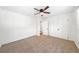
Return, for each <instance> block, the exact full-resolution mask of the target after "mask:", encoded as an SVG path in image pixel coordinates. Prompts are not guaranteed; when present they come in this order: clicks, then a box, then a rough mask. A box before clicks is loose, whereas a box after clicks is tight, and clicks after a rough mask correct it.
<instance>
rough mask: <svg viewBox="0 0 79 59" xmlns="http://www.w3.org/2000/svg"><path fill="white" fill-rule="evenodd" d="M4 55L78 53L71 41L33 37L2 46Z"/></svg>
mask: <svg viewBox="0 0 79 59" xmlns="http://www.w3.org/2000/svg"><path fill="white" fill-rule="evenodd" d="M0 52H4V53H64V52H66V53H71V52H72V53H73V52H79V50H78V49H77V47H76V45H75V44H74V42H73V41H68V40H64V39H60V38H56V37H50V36H33V37H30V38H25V39H23V40H19V41H16V42H12V43H9V44H6V45H3V46H2V48H0Z"/></svg>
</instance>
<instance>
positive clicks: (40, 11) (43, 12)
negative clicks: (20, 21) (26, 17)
mask: <svg viewBox="0 0 79 59" xmlns="http://www.w3.org/2000/svg"><path fill="white" fill-rule="evenodd" d="M48 8H49V6H46V7H45V8H44V9H37V8H34V10H36V11H39V13H36V14H35V15H38V14H41V16H43V14H50V12H48V11H46V10H47V9H48Z"/></svg>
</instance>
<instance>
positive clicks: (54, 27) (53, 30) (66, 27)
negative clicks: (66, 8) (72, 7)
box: [48, 12, 76, 40]
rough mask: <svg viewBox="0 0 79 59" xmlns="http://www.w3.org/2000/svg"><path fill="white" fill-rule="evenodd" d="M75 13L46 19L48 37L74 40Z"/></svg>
mask: <svg viewBox="0 0 79 59" xmlns="http://www.w3.org/2000/svg"><path fill="white" fill-rule="evenodd" d="M75 14H76V13H75V12H71V13H64V14H60V15H55V16H53V17H50V18H48V20H49V35H51V36H55V37H59V38H65V39H68V40H74V39H75V38H76V35H75V34H76V32H75V30H76V29H75V28H76V21H75V20H76V15H75Z"/></svg>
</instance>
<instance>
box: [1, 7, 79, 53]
mask: <svg viewBox="0 0 79 59" xmlns="http://www.w3.org/2000/svg"><path fill="white" fill-rule="evenodd" d="M78 35H79V6H0V53H79V36H78Z"/></svg>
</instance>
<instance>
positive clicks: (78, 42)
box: [74, 40, 79, 49]
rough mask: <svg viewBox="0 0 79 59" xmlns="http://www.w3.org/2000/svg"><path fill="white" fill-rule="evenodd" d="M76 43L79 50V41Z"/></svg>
mask: <svg viewBox="0 0 79 59" xmlns="http://www.w3.org/2000/svg"><path fill="white" fill-rule="evenodd" d="M74 42H75V44H76V46H77V48H78V49H79V41H78V40H75V41H74Z"/></svg>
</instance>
